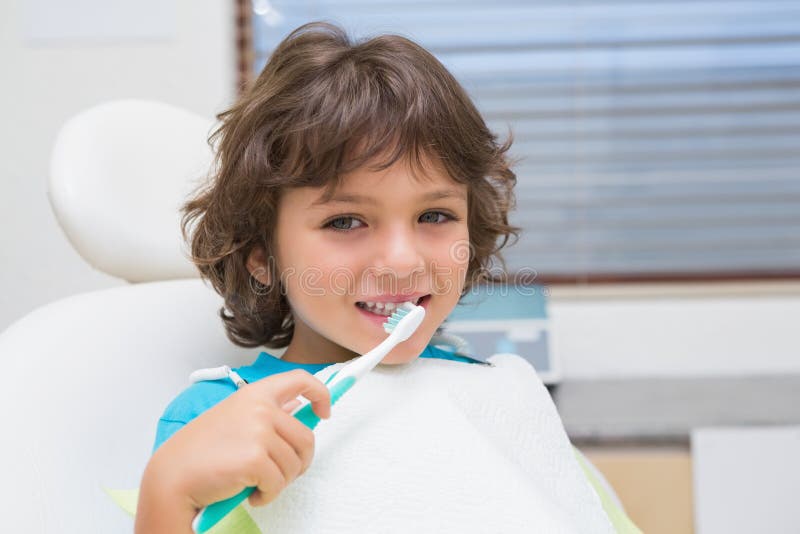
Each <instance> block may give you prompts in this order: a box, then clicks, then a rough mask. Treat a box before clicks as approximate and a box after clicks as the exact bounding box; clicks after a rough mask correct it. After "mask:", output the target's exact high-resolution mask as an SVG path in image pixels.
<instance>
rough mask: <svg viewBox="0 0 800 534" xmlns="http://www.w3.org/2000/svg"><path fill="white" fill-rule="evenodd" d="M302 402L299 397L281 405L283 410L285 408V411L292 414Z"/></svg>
mask: <svg viewBox="0 0 800 534" xmlns="http://www.w3.org/2000/svg"><path fill="white" fill-rule="evenodd" d="M301 404H302V402H300V401H299V400H298V399H293V400H290V401H289V402H287V403H286V404H284V405H283V406H281V410H283V411H284V412H286V413H288V414H290V413H292V412H293V411H294V410H295V408H297V407H298V406H300V405H301Z"/></svg>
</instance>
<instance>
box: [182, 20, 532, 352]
mask: <svg viewBox="0 0 800 534" xmlns="http://www.w3.org/2000/svg"><path fill="white" fill-rule="evenodd" d="M217 119H219V121H220V125H219V127H218V128H217V129H216V130H215V131H214V132H213V133H212V134H211V136H210V137H209V143H210V144H211V145H212V146H213V147H214V148H215V150H216V161H215V165H214V168H213V174H212V176H211V180H210V182H209V183H208V184H207V185H206V186H204V187H203V188H201V189H200V190H199V191H198V192H197V193H196V196H195V197H194V198H192V199H191V200H189V201H188V202H187V203H186V204H185V205H184V207H183V219H182V230H183V235H184V238H185V239H187V240H188V241H190V243H191V255H192V260H193V261H194V263H195V264H196V265H197V267H198V268H199V270H200V273H201V275H202V277H203V278H205V279H207V280H208V281H210V283H211V284H212V286H213V287H214V289H215V290H216V291H217V292H218V293H219V294H220V295H222V297H223V298H224V306H223V308H222V309H221V310H220V316H221V318H222V320H223V322H224V324H225V328H226V330H227V333H228V337H229V338H230V339H231V341H233V342H234V343H236V344H238V345H241V346H245V347H256V346H268V347H273V348H280V347H284V346H286V345H288V344H289V342H290V341H291V339H292V335H293V332H294V322H293V318H292V311H291V308H290V306H289V302H288V300H287V299H286V296H285V292H284V291H282V290H281V288H280V287H279V286H280V284H279V283H273V284H270V285H268V286H265V285H262V284H260V283H259V282H258V281H257V280H255V278H253V276H252V275H251V273H250V272H249V271H248V269H247V266H246V261H247V258H248V256H249V254H250V252H251V251H252V250H253V249H254V247H263V249H264V251H265V252H266V257H267V258H272V257H273V251H274V250H275V243H274V238H273V228H274V226H275V221H276V216H277V209H278V203H279V202H280V197H281V191H282V190H283V188H286V187H305V186H311V187H323V186H324V187H327V191H328V192H329V194H332V193H333V192H334V189H335V188H336V187H337V186H338V184H339V181H340V178H341V176H342V175H343V174H345V173H347V172H349V171H351V170H353V169H357V168H360V167H361V166H363V165H367V164H368V165H370V168H373V169H374V170H382V169H386V168H388V167H389V166H391V165H392V164H393V163H395V162H396V161H398V160H400V159H405V160H407V161H408V162H409V163H410V164H411V165H412V167H414V168H417V169H420V168H424V162H425V161H426V158H436V161H439V162H441V164H442V166H443V168H444V169H445V170H446V171H447V173H448V175H449V176H450V177H451V178H452V179H453V180H455V181H456V182H458V183H461V184H466V185H467V190H468V198H467V202H468V229H469V236H470V258H469V261H468V265H467V275H466V285H465V287H464V291H463V293H462V295H463V294H465V293H466V292H467V291H468V290H469V289H470V287H472V286H473V284H475V283H476V282H478V281H480V280H482V279H486V278H490V277H488V276H487V273H489V272H490V269H494V268H496V267H497V265H498V263H499V265H501V266H504V263H503V260H502V257H501V256H500V254H499V251H500V249H501V248H503V247H504V246H505V245H506V244H507V243H508V241H509V238H510V237H512V236H513V237H514V238H516V237H517V234H518V230H519V229H518V228H516V227H514V226H511V225H510V224H509V222H508V212H509V210H510V209H512V208H513V205H514V194H513V188H514V185H515V183H516V176H515V174H514V173H513V172H512V171H511V169H510V162H509V159H508V157H507V154H506V152H507V151H508V149H509V147H510V146H511V135H509V137H508V140H507V141H506V142H504V143H499V142H498V140H497V137H496V136H495V135H494V134H492V132H491V131H490V130H489V129H488V128H487V126H486V124H485V122H484V120H483V118H482V117H481V116H480V114H479V113H478V111H477V109H476V108H475V106H474V105H473V103H472V101H471V100H470V98H469V96H467V94H466V92H465V91H464V89H463V88H462V87H461V85H459V83H458V82H457V81H456V80H455V78H454V77H453V76H452V75H451V74H450V73H449V72H448V71H447V69H446V68H445V67H444V66H443V65H442V64H441V63H440V62H439V61H438V60H437V59H436V58H435V57H434V56H433V55H432V54H430V53H429V52H427V51H426V50H425V49H423V48H422V47H420V46H419V45H417V44H416V43H414V42H412V41H410V40H408V39H406V38H404V37H400V36H396V35H382V36H378V37H374V38H371V39H369V40H363V41H359V42H353V41H351V40H350V39H349V38H348V36H347V34H346V33H345V32H344V31H343V30H342V29H340V28H339V27H337V26H334V25H331V24H327V23H311V24H306V25H304V26H301V27H300V28H298V29H296V30H295V31H294V32H292V33H291V34H290V35H289V36H288V37H286V39H284V40H283V41H282V42H281V44H280V45H279V46H278V47H277V48H276V49H275V51H274V52H273V53H272V56H271V57H270V59H269V61H268V62H267V64H266V66H265V67H264V70H263V71H262V72H261V74H260V75H259V76H258V78H257V79H256V81H255V83H254V84H253V85H252V87H250V88H249V89H248V90H247V91H246V92H245V93H244V94H243V95H242V96H241V97H240V98H239V100H238V101H237V102H236V103H235V104H234V105H233V107H231V108H230V109H228V110H227V111H224V112H222V113H220V114H219V115H217ZM268 263H269V265H270V267H269V268H268V269H269V272H268V274H267V278H268V279H269V280H272V281H277V280H280V274H279V273H278V272H277V267H276V265H275V262H274V261H270V262H268Z"/></svg>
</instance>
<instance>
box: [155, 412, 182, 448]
mask: <svg viewBox="0 0 800 534" xmlns="http://www.w3.org/2000/svg"><path fill="white" fill-rule="evenodd" d="M186 423H188V421H172V420H170V419H165V418H163V417H162V418H161V419H159V420H158V426H157V427H156V442H155V444H154V445H153V452H156V450H157V449H158V448H159V447H160V446H161V445H162V444H163V443H164V442H165V441H167V440H168V439H169V438H171V437H172V435H173V434H174V433H175V432H177V431H178V430H180V429H181V428H183V427H184V426H185V425H186Z"/></svg>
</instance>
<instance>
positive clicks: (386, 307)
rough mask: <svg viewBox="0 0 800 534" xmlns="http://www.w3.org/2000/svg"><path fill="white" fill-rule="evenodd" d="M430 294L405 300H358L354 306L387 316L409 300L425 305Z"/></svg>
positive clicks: (412, 302)
mask: <svg viewBox="0 0 800 534" xmlns="http://www.w3.org/2000/svg"><path fill="white" fill-rule="evenodd" d="M430 298H431V296H430V295H429V294H428V295H423V296H421V297H417V298H415V299H409V300H407V301H398V302H372V301H359V302H356V307H358V308H360V309H362V310H364V311H366V312H368V313H371V314H374V315H379V316H381V317H388V316H390V315H391V314H393V313H394V311H395V310H396V309H397V308H399V307H400V306H402V305H403V303H404V302H409V303H411V304H414V305H415V306H422V307H425V306H426V305H427V303H428V301H429V300H430Z"/></svg>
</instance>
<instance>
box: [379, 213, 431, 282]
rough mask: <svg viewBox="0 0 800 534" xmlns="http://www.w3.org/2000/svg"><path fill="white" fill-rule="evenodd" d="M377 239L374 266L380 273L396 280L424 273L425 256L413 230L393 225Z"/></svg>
mask: <svg viewBox="0 0 800 534" xmlns="http://www.w3.org/2000/svg"><path fill="white" fill-rule="evenodd" d="M377 237H378V242H377V243H376V245H375V250H376V257H375V259H374V265H375V266H376V267H378V268H379V269H380V272H382V273H386V274H388V275H390V276H391V275H393V276H395V277H396V278H397V279H398V280H404V279H407V278H409V277H411V276H414V275H415V273H416V274H417V275H419V274H421V273H422V272H424V269H425V256H424V253H423V251H422V249H421V247H422V243H421V242H420V240H419V239H418V236H417V235H416V234H415V232H414V229H412V228H407V227H405V226H400V225H393V226H392V227H390V228H386V231H385V232H383V233H382V235H378V236H377Z"/></svg>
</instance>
